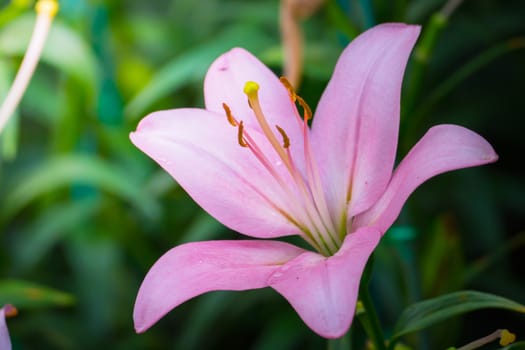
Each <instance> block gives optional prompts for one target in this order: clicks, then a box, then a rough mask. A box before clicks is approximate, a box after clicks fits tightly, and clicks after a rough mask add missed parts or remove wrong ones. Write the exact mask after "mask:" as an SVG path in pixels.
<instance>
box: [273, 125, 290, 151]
mask: <svg viewBox="0 0 525 350" xmlns="http://www.w3.org/2000/svg"><path fill="white" fill-rule="evenodd" d="M275 128H276V129H277V131H279V134H281V136H282V138H283V147H284V148H288V147H290V138H289V137H288V135H286V131H284V130H283V128H281V127H280V126H279V125H276V126H275Z"/></svg>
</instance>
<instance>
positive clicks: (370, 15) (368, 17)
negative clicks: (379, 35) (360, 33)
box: [359, 0, 376, 29]
mask: <svg viewBox="0 0 525 350" xmlns="http://www.w3.org/2000/svg"><path fill="white" fill-rule="evenodd" d="M359 4H360V5H361V10H362V11H363V17H364V19H365V27H366V28H367V29H368V28H371V27H373V26H375V24H376V20H375V16H374V9H373V6H372V3H371V2H370V0H360V1H359Z"/></svg>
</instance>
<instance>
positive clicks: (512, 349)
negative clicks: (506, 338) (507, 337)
mask: <svg viewBox="0 0 525 350" xmlns="http://www.w3.org/2000/svg"><path fill="white" fill-rule="evenodd" d="M521 349H525V341H519V342H517V343H514V344H511V345H508V346H506V347H504V348H500V349H499V350H521Z"/></svg>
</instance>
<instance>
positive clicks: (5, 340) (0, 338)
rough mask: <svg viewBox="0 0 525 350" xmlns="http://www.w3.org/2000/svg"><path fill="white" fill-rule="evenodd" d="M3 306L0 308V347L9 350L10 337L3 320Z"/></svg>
mask: <svg viewBox="0 0 525 350" xmlns="http://www.w3.org/2000/svg"><path fill="white" fill-rule="evenodd" d="M5 308H6V307H5V306H4V307H3V308H1V309H0V349H2V350H11V339H10V338H9V330H8V329H7V323H6V322H5Z"/></svg>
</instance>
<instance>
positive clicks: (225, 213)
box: [130, 109, 299, 238]
mask: <svg viewBox="0 0 525 350" xmlns="http://www.w3.org/2000/svg"><path fill="white" fill-rule="evenodd" d="M254 132H255V131H254ZM130 138H131V140H132V141H133V143H134V144H135V145H136V146H137V147H138V148H140V149H141V150H142V151H143V152H145V153H146V154H147V155H149V156H150V157H151V158H153V159H154V160H155V161H157V162H158V163H159V164H160V165H161V166H162V167H163V168H164V169H165V170H166V171H167V172H169V173H170V174H171V176H173V177H174V178H175V179H176V180H177V182H178V183H179V184H180V185H181V186H182V187H183V188H184V189H185V190H186V191H187V192H188V193H189V194H190V196H191V197H192V198H193V199H194V200H195V201H196V202H197V203H198V204H199V205H200V206H201V207H203V208H204V209H205V210H206V211H207V212H209V213H210V214H211V215H212V216H214V217H215V218H216V219H217V220H219V221H220V222H222V223H223V224H224V225H226V226H228V227H230V228H232V229H234V230H237V231H239V232H242V233H244V234H247V235H250V236H255V237H262V238H267V237H276V236H283V235H290V234H297V233H299V230H298V229H297V228H296V227H295V226H293V225H292V224H291V223H290V222H289V221H287V220H286V219H285V218H284V216H283V215H281V214H279V212H278V211H277V209H276V208H277V207H279V208H281V209H283V208H285V207H286V203H285V202H286V200H287V199H286V196H285V195H284V194H283V193H282V188H281V187H279V186H278V185H277V183H276V181H275V180H274V178H272V177H271V176H270V175H269V173H268V171H267V170H266V169H265V168H264V167H263V166H262V165H261V164H260V163H259V162H258V161H257V160H256V158H255V157H254V156H253V154H251V153H250V151H249V150H248V149H247V148H244V147H241V146H240V145H239V144H238V141H237V129H236V128H235V127H232V126H231V125H230V124H229V123H228V122H227V120H226V117H225V116H224V117H221V116H219V115H217V114H215V113H212V112H208V111H205V110H200V109H176V110H171V111H162V112H156V113H152V114H150V115H149V116H147V117H146V118H144V119H143V120H142V121H141V123H140V124H139V126H138V128H137V131H136V132H134V133H132V134H131V135H130ZM261 147H262V148H264V145H261ZM267 153H268V154H270V155H272V154H273V153H271V152H268V151H267ZM275 158H276V156H275ZM270 160H271V161H272V162H277V160H276V159H270ZM275 168H276V169H277V168H278V167H275ZM281 168H283V167H281ZM281 173H282V174H283V177H285V176H286V175H287V173H286V171H285V170H284V169H282V171H281Z"/></svg>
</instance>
